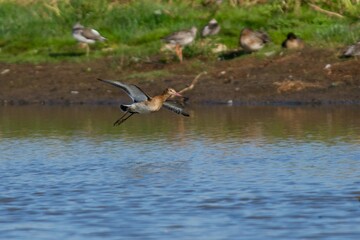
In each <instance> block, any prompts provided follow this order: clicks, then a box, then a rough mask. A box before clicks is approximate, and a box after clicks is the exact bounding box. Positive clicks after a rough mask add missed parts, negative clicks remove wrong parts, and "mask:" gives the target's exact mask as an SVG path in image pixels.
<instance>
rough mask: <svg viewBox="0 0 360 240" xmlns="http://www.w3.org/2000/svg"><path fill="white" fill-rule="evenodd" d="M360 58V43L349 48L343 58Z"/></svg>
mask: <svg viewBox="0 0 360 240" xmlns="http://www.w3.org/2000/svg"><path fill="white" fill-rule="evenodd" d="M356 56H360V41H359V42H357V43H355V44H353V45H350V46H348V47H347V48H346V49H345V50H344V51H343V53H342V55H341V57H344V58H347V57H356Z"/></svg>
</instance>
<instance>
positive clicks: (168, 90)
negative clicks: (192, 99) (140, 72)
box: [164, 88, 182, 97]
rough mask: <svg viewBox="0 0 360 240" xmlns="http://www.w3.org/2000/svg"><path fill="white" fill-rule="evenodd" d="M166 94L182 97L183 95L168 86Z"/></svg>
mask: <svg viewBox="0 0 360 240" xmlns="http://www.w3.org/2000/svg"><path fill="white" fill-rule="evenodd" d="M164 94H165V95H169V96H178V97H182V95H181V94H180V93H178V92H176V91H175V90H174V89H173V88H167V89H166V90H165V92H164Z"/></svg>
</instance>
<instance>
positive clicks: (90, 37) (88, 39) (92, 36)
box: [72, 23, 106, 56]
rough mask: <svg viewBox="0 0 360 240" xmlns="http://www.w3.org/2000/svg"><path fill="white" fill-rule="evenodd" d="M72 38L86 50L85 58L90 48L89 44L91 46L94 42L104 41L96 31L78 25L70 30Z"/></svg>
mask: <svg viewBox="0 0 360 240" xmlns="http://www.w3.org/2000/svg"><path fill="white" fill-rule="evenodd" d="M72 35H73V37H74V38H75V39H76V40H77V41H78V42H79V43H80V44H82V45H83V46H85V48H86V56H89V52H90V47H89V44H93V43H95V42H96V41H100V42H103V41H105V40H106V38H104V37H103V36H101V35H100V33H99V32H98V31H96V30H95V29H91V28H85V27H84V26H83V25H81V24H80V23H76V24H75V25H74V26H73V28H72Z"/></svg>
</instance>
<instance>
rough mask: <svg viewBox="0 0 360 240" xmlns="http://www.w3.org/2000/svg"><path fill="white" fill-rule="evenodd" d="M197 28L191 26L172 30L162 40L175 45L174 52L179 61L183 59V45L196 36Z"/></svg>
mask: <svg viewBox="0 0 360 240" xmlns="http://www.w3.org/2000/svg"><path fill="white" fill-rule="evenodd" d="M196 33H197V28H196V27H192V28H191V29H189V30H182V31H178V32H174V33H172V34H170V35H168V36H166V37H164V38H163V40H164V41H165V42H166V43H168V44H170V45H172V46H173V47H175V53H176V55H177V56H178V58H179V60H180V62H182V61H183V55H182V49H183V47H185V46H187V45H189V44H191V43H192V42H193V41H194V40H195V37H196Z"/></svg>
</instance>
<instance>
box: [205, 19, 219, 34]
mask: <svg viewBox="0 0 360 240" xmlns="http://www.w3.org/2000/svg"><path fill="white" fill-rule="evenodd" d="M220 29H221V27H220V25H219V24H218V22H217V21H216V19H211V21H210V22H209V23H208V24H207V25H206V26H205V27H204V28H203V30H202V31H201V36H202V37H208V36H212V35H216V34H218V33H219V32H220Z"/></svg>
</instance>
